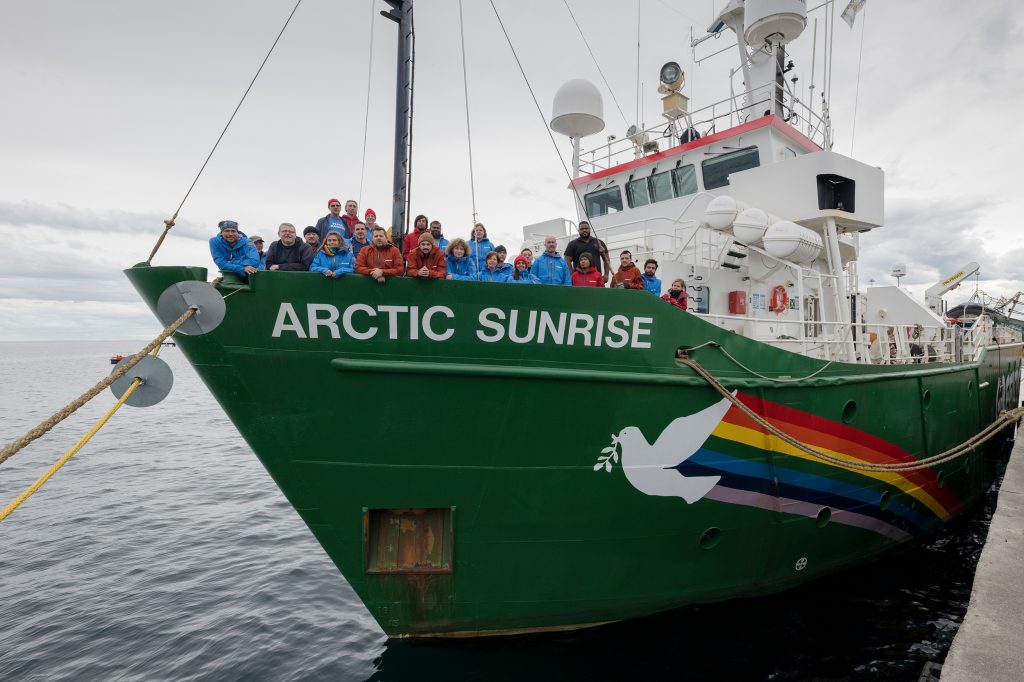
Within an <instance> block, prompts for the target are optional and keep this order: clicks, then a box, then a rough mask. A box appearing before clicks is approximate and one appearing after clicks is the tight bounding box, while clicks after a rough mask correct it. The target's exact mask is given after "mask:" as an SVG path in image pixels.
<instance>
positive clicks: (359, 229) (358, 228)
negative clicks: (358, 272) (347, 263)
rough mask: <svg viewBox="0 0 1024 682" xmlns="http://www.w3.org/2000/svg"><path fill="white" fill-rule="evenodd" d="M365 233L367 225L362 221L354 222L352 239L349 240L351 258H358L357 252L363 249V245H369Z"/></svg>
mask: <svg viewBox="0 0 1024 682" xmlns="http://www.w3.org/2000/svg"><path fill="white" fill-rule="evenodd" d="M367 234H368V232H367V227H366V225H364V224H363V223H356V224H355V225H354V226H353V227H352V241H351V242H349V248H351V249H352V257H353V258H359V252H360V251H362V250H363V247H364V246H369V245H370V240H369V239H368V238H367Z"/></svg>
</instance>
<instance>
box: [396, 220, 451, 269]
mask: <svg viewBox="0 0 1024 682" xmlns="http://www.w3.org/2000/svg"><path fill="white" fill-rule="evenodd" d="M405 275H406V277H418V278H420V279H444V278H445V277H447V275H448V263H447V261H446V259H445V255H444V251H442V250H441V249H439V248H437V245H436V244H435V243H434V236H433V235H432V234H430V233H429V232H423V233H422V234H420V236H419V241H418V242H417V243H416V248H415V249H413V250H412V251H411V252H410V253H409V267H408V269H407V270H406V272H405Z"/></svg>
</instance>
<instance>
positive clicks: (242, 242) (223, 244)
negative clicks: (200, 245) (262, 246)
mask: <svg viewBox="0 0 1024 682" xmlns="http://www.w3.org/2000/svg"><path fill="white" fill-rule="evenodd" d="M217 227H219V228H220V233H219V234H217V235H216V236H215V237H210V256H211V257H212V258H213V262H214V263H216V264H217V267H218V268H220V270H221V271H223V272H232V273H234V274H236V275H238V276H240V277H241V278H242V279H248V278H249V275H251V274H253V273H254V272H258V271H259V267H260V257H259V254H258V253H257V252H256V247H255V246H253V243H252V242H251V241H249V238H248V237H246V236H245V233H244V232H241V231H240V230H239V229H238V223H236V222H235V221H234V220H222V221H220V223H218V224H217Z"/></svg>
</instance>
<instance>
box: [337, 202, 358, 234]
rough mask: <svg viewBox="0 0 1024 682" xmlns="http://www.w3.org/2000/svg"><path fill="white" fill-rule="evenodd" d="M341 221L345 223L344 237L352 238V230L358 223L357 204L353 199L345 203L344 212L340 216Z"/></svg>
mask: <svg viewBox="0 0 1024 682" xmlns="http://www.w3.org/2000/svg"><path fill="white" fill-rule="evenodd" d="M341 219H342V221H344V223H345V236H346V237H351V236H352V228H354V227H355V226H356V223H358V222H359V203H358V202H357V201H356V200H355V199H349V200H348V201H346V202H345V212H344V213H342V214H341Z"/></svg>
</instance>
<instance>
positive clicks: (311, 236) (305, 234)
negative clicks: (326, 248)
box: [302, 225, 320, 253]
mask: <svg viewBox="0 0 1024 682" xmlns="http://www.w3.org/2000/svg"><path fill="white" fill-rule="evenodd" d="M302 239H303V240H304V241H305V242H306V243H307V244H309V248H310V249H312V250H313V253H316V250H317V249H319V248H320V233H319V232H317V231H316V228H315V227H313V226H312V225H309V226H307V227H306V229H305V230H303V231H302Z"/></svg>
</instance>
